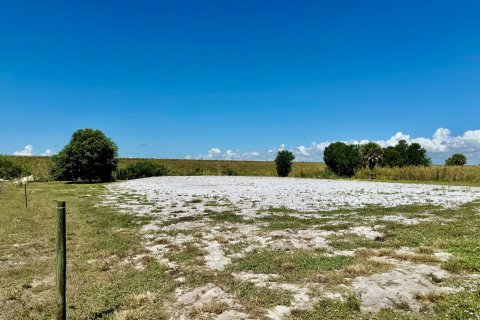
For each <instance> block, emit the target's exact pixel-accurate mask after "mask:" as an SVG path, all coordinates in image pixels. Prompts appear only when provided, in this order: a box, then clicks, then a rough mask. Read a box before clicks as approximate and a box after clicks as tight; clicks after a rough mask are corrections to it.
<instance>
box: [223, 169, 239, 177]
mask: <svg viewBox="0 0 480 320" xmlns="http://www.w3.org/2000/svg"><path fill="white" fill-rule="evenodd" d="M222 176H238V172H237V171H235V170H234V169H232V168H230V167H226V168H223V169H222Z"/></svg>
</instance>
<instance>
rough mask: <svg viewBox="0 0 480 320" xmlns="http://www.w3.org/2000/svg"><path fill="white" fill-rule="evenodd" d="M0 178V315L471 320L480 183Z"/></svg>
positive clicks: (477, 273) (475, 313) (478, 298)
mask: <svg viewBox="0 0 480 320" xmlns="http://www.w3.org/2000/svg"><path fill="white" fill-rule="evenodd" d="M29 190H30V191H29V192H30V194H29V195H30V199H31V200H30V201H31V202H30V208H29V209H28V210H25V209H24V208H23V207H22V206H23V198H22V196H23V194H22V190H21V189H18V188H15V187H13V186H11V185H7V189H6V190H5V192H4V193H2V194H0V219H1V221H2V224H1V225H0V243H1V246H0V279H1V281H0V319H29V318H32V319H51V318H52V314H53V311H54V292H55V291H54V271H55V268H54V263H55V262H54V240H55V238H54V234H55V233H54V230H55V229H54V228H55V224H54V222H55V220H54V202H53V200H56V199H57V200H66V201H67V206H68V217H67V228H68V274H67V282H68V288H67V290H68V297H67V298H68V304H67V305H68V314H69V316H70V317H71V318H72V319H100V318H101V319H282V318H283V319H362V318H365V319H439V318H440V319H442V318H443V319H478V318H479V314H480V259H479V257H480V251H479V250H480V249H479V248H480V189H479V188H476V187H463V186H438V185H419V184H392V183H371V182H359V181H340V180H312V179H292V178H287V179H282V178H255V177H199V176H196V177H160V178H150V179H141V180H133V181H128V182H121V183H114V184H108V185H65V184H59V183H44V184H40V183H37V184H32V185H30V186H29Z"/></svg>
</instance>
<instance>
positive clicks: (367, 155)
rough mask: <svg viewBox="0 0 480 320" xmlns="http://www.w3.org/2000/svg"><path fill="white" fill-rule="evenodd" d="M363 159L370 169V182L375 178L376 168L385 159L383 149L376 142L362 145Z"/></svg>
mask: <svg viewBox="0 0 480 320" xmlns="http://www.w3.org/2000/svg"><path fill="white" fill-rule="evenodd" d="M360 151H361V153H362V157H363V161H365V164H366V165H367V167H368V168H369V169H370V175H369V178H370V180H373V178H374V171H373V170H374V169H375V166H376V165H377V164H378V163H379V162H380V160H381V159H382V157H383V149H382V147H380V146H379V145H378V144H377V143H375V142H369V143H367V144H364V145H362V147H361V149H360Z"/></svg>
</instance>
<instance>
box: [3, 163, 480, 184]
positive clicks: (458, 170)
mask: <svg viewBox="0 0 480 320" xmlns="http://www.w3.org/2000/svg"><path fill="white" fill-rule="evenodd" d="M9 158H10V159H11V160H13V161H15V162H16V163H18V164H20V165H21V166H22V167H24V168H25V171H27V172H31V173H33V175H34V176H35V177H37V178H38V179H40V180H41V181H50V180H52V177H51V174H50V165H51V158H50V157H38V156H35V157H20V156H9ZM141 160H145V159H132V158H121V159H119V164H118V165H119V167H120V168H124V167H126V166H127V165H129V164H131V163H135V162H138V161H141ZM148 160H151V161H155V162H157V163H160V164H163V165H166V166H167V167H168V168H169V170H170V174H171V175H177V176H182V175H193V176H195V175H222V174H224V172H225V169H231V170H233V172H234V173H235V174H236V175H240V176H266V177H270V176H276V171H275V165H274V163H273V161H226V160H178V159H148ZM375 174H376V178H377V179H378V180H381V181H421V182H448V183H450V182H455V183H460V184H462V183H463V184H465V183H467V184H474V185H477V184H480V166H463V167H453V166H450V167H446V166H439V165H434V166H430V167H406V168H379V167H378V168H376V169H375ZM290 176H292V177H298V178H330V179H332V178H336V177H335V175H333V174H331V173H329V172H328V171H327V170H326V166H325V164H324V163H321V162H295V163H294V165H293V171H292V173H291V174H290ZM354 179H363V180H367V179H368V170H367V169H362V170H358V171H357V173H356V175H355V177H354Z"/></svg>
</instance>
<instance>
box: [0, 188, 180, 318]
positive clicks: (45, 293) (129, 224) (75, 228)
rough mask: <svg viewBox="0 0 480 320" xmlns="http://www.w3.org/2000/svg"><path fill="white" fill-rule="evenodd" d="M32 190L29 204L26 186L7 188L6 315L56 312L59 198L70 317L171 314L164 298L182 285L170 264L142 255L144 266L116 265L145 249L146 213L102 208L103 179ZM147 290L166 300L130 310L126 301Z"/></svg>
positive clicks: (1, 249)
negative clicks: (170, 272)
mask: <svg viewBox="0 0 480 320" xmlns="http://www.w3.org/2000/svg"><path fill="white" fill-rule="evenodd" d="M28 190H29V209H28V210H25V208H24V207H23V206H24V202H23V193H22V189H20V188H16V187H13V186H12V185H7V187H6V190H4V192H3V193H1V194H0V220H1V221H2V223H1V224H0V244H1V245H0V257H2V258H1V259H0V279H2V281H0V315H1V316H0V318H2V317H3V318H4V319H51V318H52V317H53V314H54V310H55V255H54V254H55V202H54V201H55V200H65V201H66V202H67V315H68V317H69V318H70V319H94V318H98V317H100V316H102V319H108V318H109V317H113V316H114V315H115V314H118V313H120V312H124V313H128V314H131V315H132V318H131V319H161V318H163V317H164V312H163V306H162V301H164V300H165V299H167V298H168V297H169V296H170V295H171V294H172V292H173V289H174V287H175V284H174V282H173V280H172V279H171V278H170V276H168V274H167V273H166V270H165V267H163V266H162V265H160V264H158V263H157V262H156V261H155V260H154V259H143V260H142V261H143V264H144V267H145V270H143V271H139V270H136V269H134V268H133V266H132V265H131V264H121V263H117V262H119V261H122V260H128V259H129V258H130V257H132V256H135V255H136V254H144V253H145V252H144V249H143V248H142V245H141V243H140V238H139V236H138V230H139V228H140V227H141V225H142V224H143V223H145V222H146V221H147V218H138V217H134V216H131V215H126V214H119V213H118V212H116V211H114V210H113V209H111V208H108V207H97V206H95V204H96V203H97V201H98V196H99V195H100V194H102V193H103V192H104V186H102V185H72V184H61V183H34V184H30V185H29V189H28ZM139 222H140V224H139ZM112 256H114V258H112ZM89 261H90V262H89ZM38 282H40V285H37V286H34V284H35V283H38ZM145 292H152V293H155V294H157V295H158V296H159V297H160V298H159V299H158V300H155V301H147V302H145V303H143V304H141V305H137V307H136V309H135V310H129V309H128V308H129V307H128V303H127V302H128V301H129V300H131V299H132V298H135V297H136V296H137V295H141V294H144V293H145ZM135 314H137V315H142V317H138V318H135V317H134V316H135Z"/></svg>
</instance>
